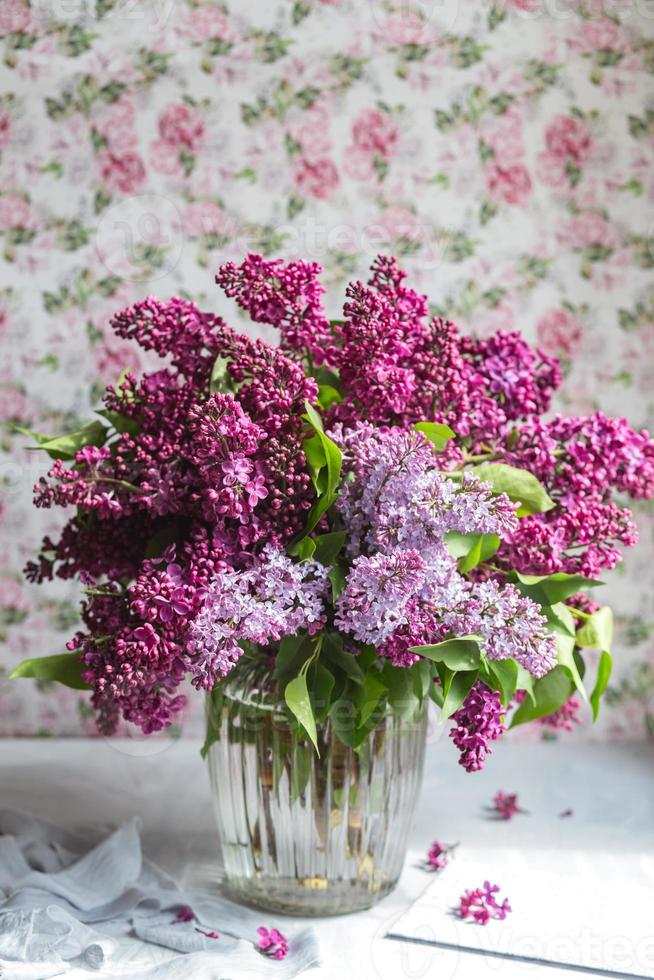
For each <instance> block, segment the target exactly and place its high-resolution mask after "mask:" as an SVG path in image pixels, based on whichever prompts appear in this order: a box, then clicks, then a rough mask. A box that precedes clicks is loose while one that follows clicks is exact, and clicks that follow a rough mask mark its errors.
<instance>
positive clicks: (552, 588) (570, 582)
mask: <svg viewBox="0 0 654 980" xmlns="http://www.w3.org/2000/svg"><path fill="white" fill-rule="evenodd" d="M515 576H516V578H517V582H516V585H517V588H518V589H519V590H520V592H522V594H523V595H526V596H529V598H530V599H533V600H534V602H537V603H538V604H539V605H541V606H552V605H555V604H557V603H559V602H563V600H564V599H568V598H569V597H570V596H571V595H574V594H575V592H579V591H580V590H581V589H589V588H592V587H593V586H594V585H603V584H604V583H603V582H600V581H598V580H597V579H592V578H584V576H583V575H568V574H566V573H565V572H556V574H554V575H521V574H520V572H516V573H515Z"/></svg>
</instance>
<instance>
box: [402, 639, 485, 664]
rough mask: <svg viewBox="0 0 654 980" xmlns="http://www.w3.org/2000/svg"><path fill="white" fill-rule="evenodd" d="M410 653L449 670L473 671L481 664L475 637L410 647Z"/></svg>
mask: <svg viewBox="0 0 654 980" xmlns="http://www.w3.org/2000/svg"><path fill="white" fill-rule="evenodd" d="M410 650H411V653H417V654H419V655H420V656H421V657H427V659H428V660H433V661H434V662H435V663H442V664H445V666H446V667H449V668H450V670H474V669H477V668H478V667H479V665H480V663H481V654H480V652H479V642H478V640H477V638H476V637H472V636H471V637H465V636H464V637H457V638H456V639H452V640H443V641H442V642H441V643H434V644H428V645H427V646H422V647H410Z"/></svg>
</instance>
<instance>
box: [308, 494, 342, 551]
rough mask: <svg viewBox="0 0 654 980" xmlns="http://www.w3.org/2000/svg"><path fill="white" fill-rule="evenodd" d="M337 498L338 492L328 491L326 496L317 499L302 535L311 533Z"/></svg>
mask: <svg viewBox="0 0 654 980" xmlns="http://www.w3.org/2000/svg"><path fill="white" fill-rule="evenodd" d="M337 498H338V494H337V493H332V494H329V493H326V494H325V495H324V496H322V497H319V498H318V500H316V502H315V504H314V505H313V506H312V508H311V510H310V511H309V513H308V514H307V523H306V527H305V529H304V534H303V535H302V537H306V535H307V534H311V532H312V531H313V529H314V528H315V526H316V524H317V523H318V521H319V520H320V518H321V517H322V515H323V514H325V513H327V511H328V510H329V508H330V507H331V506H332V504H333V503H335V502H336V500H337ZM300 540H302V539H300Z"/></svg>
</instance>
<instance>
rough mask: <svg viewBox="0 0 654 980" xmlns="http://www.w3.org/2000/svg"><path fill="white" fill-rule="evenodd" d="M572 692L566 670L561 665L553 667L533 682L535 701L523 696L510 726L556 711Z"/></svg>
mask: <svg viewBox="0 0 654 980" xmlns="http://www.w3.org/2000/svg"><path fill="white" fill-rule="evenodd" d="M572 692H573V684H572V681H571V680H570V677H569V675H568V672H567V670H566V669H565V668H564V667H561V666H558V667H554V669H553V670H550V671H549V673H547V674H545V676H544V677H541V678H539V679H538V680H537V681H536V682H535V683H534V698H535V703H534V702H532V701H530V700H528V699H527V698H525V700H524V701H523V702H522V704H521V705H520V707H519V708H518V710H517V711H516V713H515V714H514V716H513V719H512V721H511V728H515V727H516V725H524V723H525V722H527V721H534V720H535V719H536V718H544V717H545V715H551V714H552V712H554V711H558V710H559V708H560V707H561V706H562V705H564V704H565V702H566V701H567V700H568V698H569V697H570V695H571V694H572Z"/></svg>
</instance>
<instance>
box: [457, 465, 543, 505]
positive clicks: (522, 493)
mask: <svg viewBox="0 0 654 980" xmlns="http://www.w3.org/2000/svg"><path fill="white" fill-rule="evenodd" d="M470 472H472V473H474V474H475V476H478V477H479V479H480V480H485V481H486V482H487V483H490V484H491V486H492V488H493V491H494V492H495V493H505V494H506V495H507V497H508V498H509V499H510V500H513V501H514V503H519V504H520V507H519V508H518V511H517V515H518V517H526V516H527V515H528V514H542V513H544V512H545V511H548V510H552V508H553V507H556V504H555V503H554V501H553V500H552V498H551V497H550V496H549V494H548V493H547V490H546V489H545V487H544V486H543V485H542V483H540V482H539V481H538V480H537V479H536V477H535V476H534V474H533V473H530V472H529V470H521V469H518V468H517V467H515V466H509V465H508V464H507V463H481V464H480V465H479V466H473V467H472V469H471V471H470Z"/></svg>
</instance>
